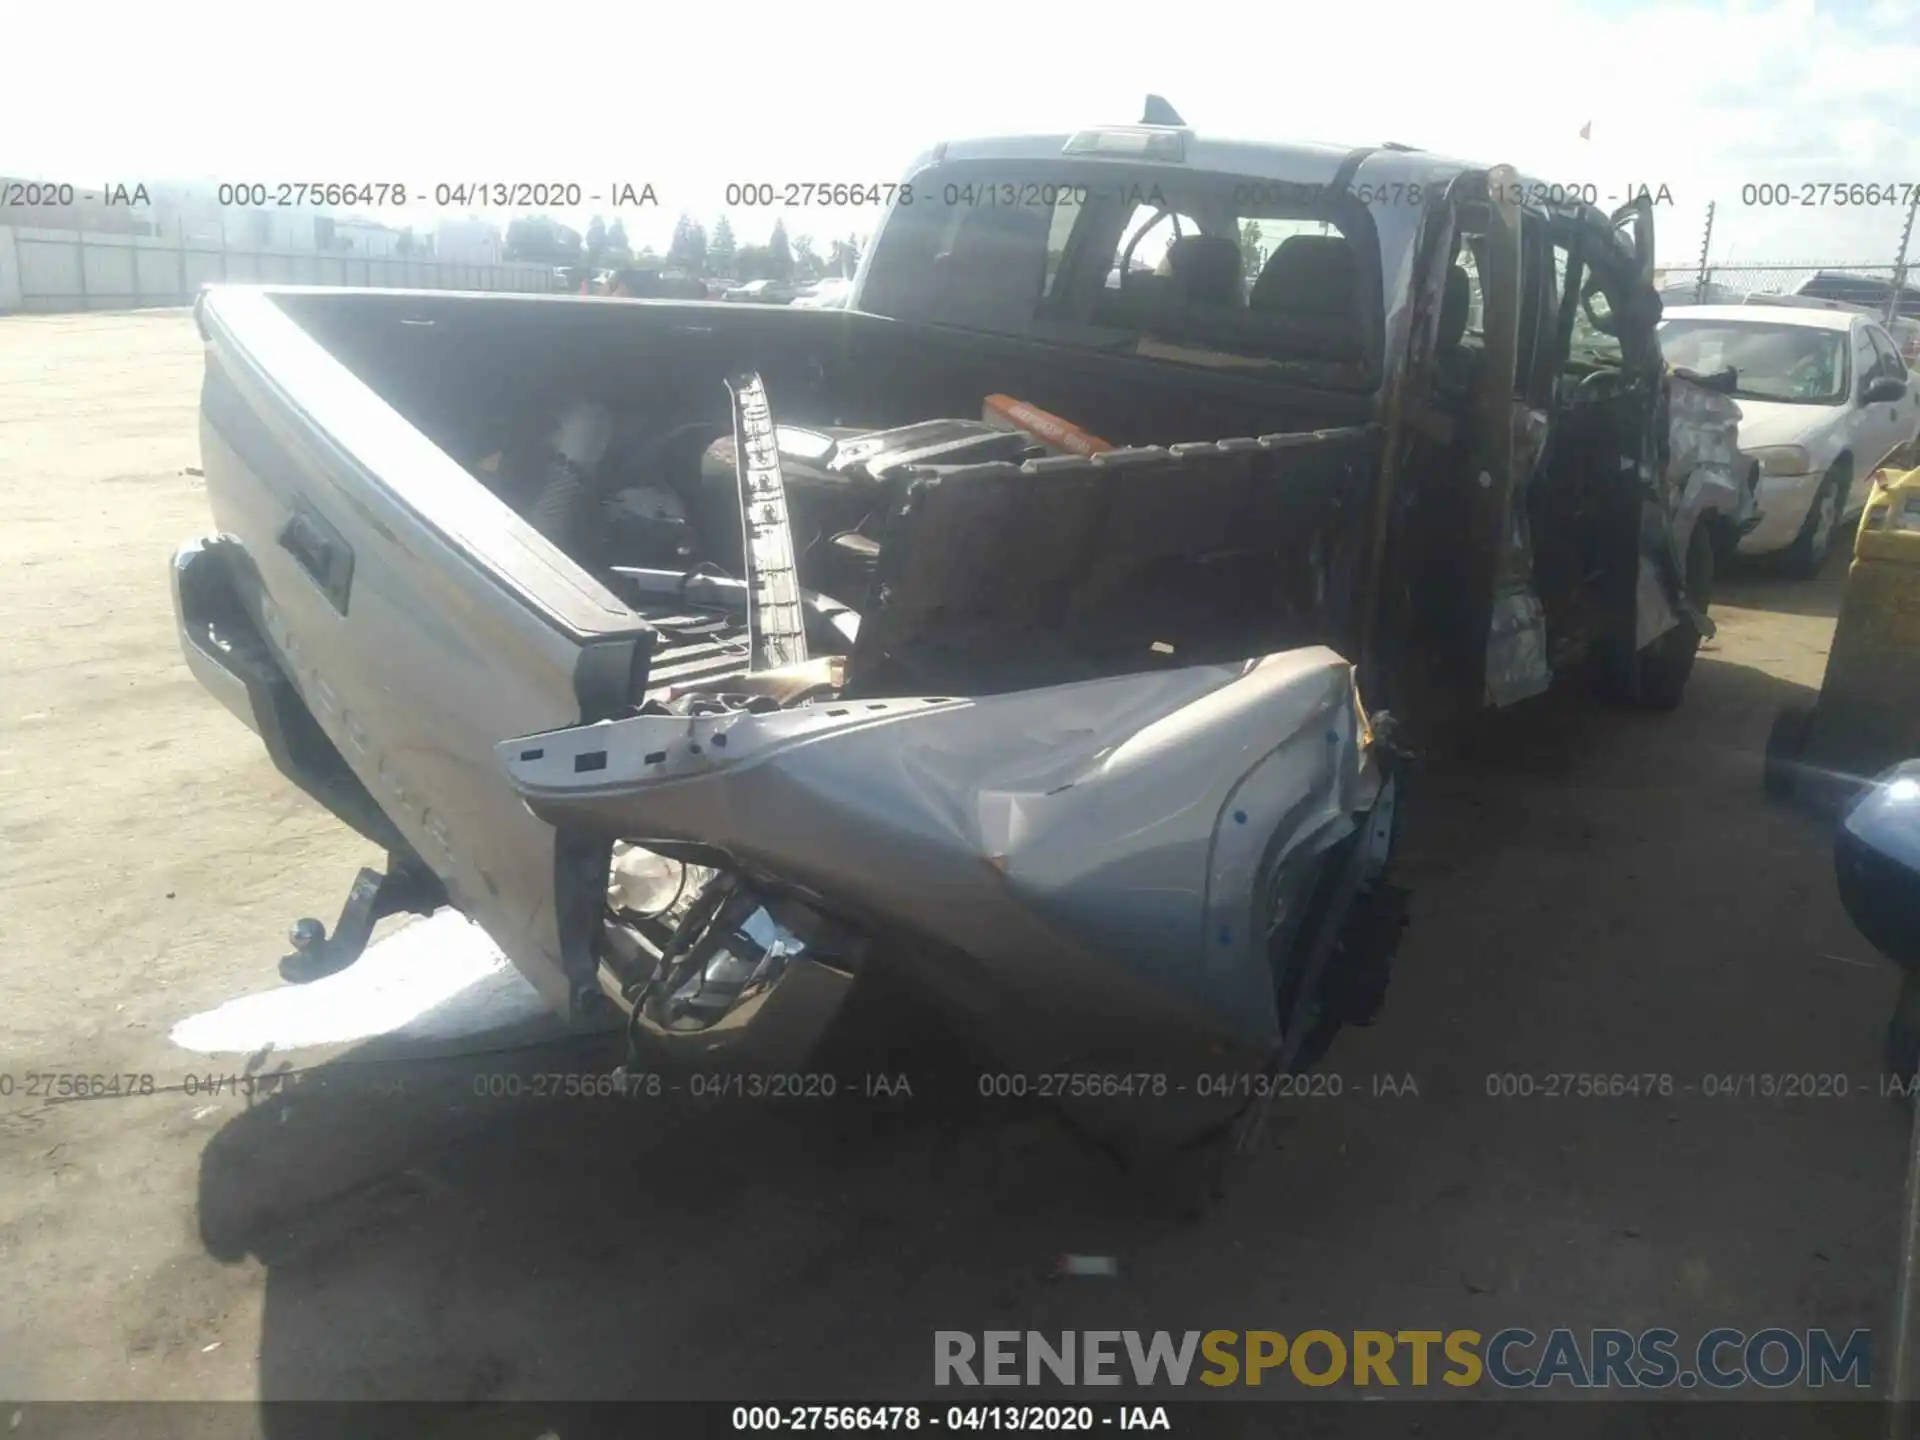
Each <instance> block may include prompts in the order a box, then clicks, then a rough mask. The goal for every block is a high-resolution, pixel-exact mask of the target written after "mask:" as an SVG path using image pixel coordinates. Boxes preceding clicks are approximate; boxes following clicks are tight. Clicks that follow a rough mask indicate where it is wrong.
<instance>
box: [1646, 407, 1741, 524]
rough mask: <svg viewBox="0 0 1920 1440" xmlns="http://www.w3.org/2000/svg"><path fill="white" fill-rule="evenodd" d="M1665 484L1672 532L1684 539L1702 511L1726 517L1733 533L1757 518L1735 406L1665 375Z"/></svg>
mask: <svg viewBox="0 0 1920 1440" xmlns="http://www.w3.org/2000/svg"><path fill="white" fill-rule="evenodd" d="M1667 405H1668V412H1669V421H1668V435H1669V443H1668V457H1667V484H1668V485H1669V487H1672V488H1674V489H1676V490H1677V491H1678V496H1677V511H1676V519H1677V521H1678V525H1677V528H1678V529H1679V530H1680V532H1681V533H1682V534H1683V535H1684V534H1685V533H1687V532H1688V531H1690V530H1692V528H1693V522H1694V521H1695V520H1696V519H1697V518H1698V517H1699V516H1700V515H1701V514H1702V513H1704V512H1706V511H1709V510H1713V511H1718V512H1719V513H1720V514H1723V515H1725V516H1726V517H1727V518H1728V520H1729V522H1730V523H1731V524H1732V526H1733V527H1734V529H1735V531H1736V532H1739V531H1744V530H1747V529H1751V528H1752V525H1753V522H1754V520H1756V519H1757V518H1758V506H1757V505H1756V503H1755V500H1754V495H1753V491H1752V490H1751V489H1750V488H1749V487H1748V486H1747V485H1746V483H1745V476H1746V470H1747V464H1748V462H1747V460H1746V457H1745V456H1743V455H1742V454H1741V453H1740V445H1739V438H1740V419H1741V413H1740V406H1739V404H1738V402H1736V401H1735V400H1733V399H1731V398H1730V397H1728V396H1726V395H1722V394H1721V393H1720V392H1719V391H1717V390H1711V389H1709V388H1707V387H1706V386H1705V385H1701V384H1699V383H1697V382H1696V381H1693V380H1690V379H1688V378H1687V377H1686V376H1685V375H1682V374H1679V373H1676V372H1669V375H1668V381H1667Z"/></svg>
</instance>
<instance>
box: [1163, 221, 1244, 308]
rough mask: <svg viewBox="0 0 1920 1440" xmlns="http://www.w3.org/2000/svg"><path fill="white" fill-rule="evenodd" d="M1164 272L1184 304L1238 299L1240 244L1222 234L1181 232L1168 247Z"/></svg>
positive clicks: (1207, 303)
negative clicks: (1168, 276)
mask: <svg viewBox="0 0 1920 1440" xmlns="http://www.w3.org/2000/svg"><path fill="white" fill-rule="evenodd" d="M1167 273H1168V274H1169V275H1170V276H1172V278H1173V294H1174V297H1175V298H1176V299H1177V300H1178V301H1179V302H1181V303H1183V304H1188V305H1238V304H1239V303H1240V274H1241V272H1240V247H1239V245H1237V244H1236V243H1235V242H1233V241H1232V240H1229V239H1227V238H1226V237H1225V236H1223V235H1182V236H1181V237H1180V238H1179V239H1178V240H1175V241H1174V242H1173V243H1172V244H1171V245H1169V246H1168V247H1167Z"/></svg>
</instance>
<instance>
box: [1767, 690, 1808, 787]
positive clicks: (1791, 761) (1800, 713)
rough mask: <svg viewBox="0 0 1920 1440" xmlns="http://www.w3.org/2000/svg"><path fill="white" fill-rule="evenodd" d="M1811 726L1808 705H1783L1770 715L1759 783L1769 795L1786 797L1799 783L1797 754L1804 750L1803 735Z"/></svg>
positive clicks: (1798, 759)
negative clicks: (1765, 750) (1765, 753)
mask: <svg viewBox="0 0 1920 1440" xmlns="http://www.w3.org/2000/svg"><path fill="white" fill-rule="evenodd" d="M1812 729H1813V707H1812V706H1811V705H1783V706H1781V707H1780V713H1779V714H1778V715H1776V716H1774V717H1773V728H1772V729H1771V730H1769V731H1768V732H1767V755H1766V761H1765V766H1764V769H1763V770H1762V773H1761V784H1762V786H1763V788H1764V789H1765V790H1766V793H1767V794H1768V795H1769V796H1770V797H1771V798H1773V799H1775V800H1785V799H1788V798H1789V797H1791V796H1792V794H1793V792H1794V790H1795V788H1796V787H1797V786H1798V785H1799V782H1800V757H1801V755H1803V754H1804V753H1805V752H1806V748H1807V735H1808V733H1809V732H1810V731H1811V730H1812Z"/></svg>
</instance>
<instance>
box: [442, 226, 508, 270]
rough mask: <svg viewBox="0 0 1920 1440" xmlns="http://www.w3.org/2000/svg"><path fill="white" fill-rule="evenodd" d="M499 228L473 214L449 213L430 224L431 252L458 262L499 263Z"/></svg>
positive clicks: (500, 248) (468, 263)
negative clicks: (453, 214) (431, 225)
mask: <svg viewBox="0 0 1920 1440" xmlns="http://www.w3.org/2000/svg"><path fill="white" fill-rule="evenodd" d="M501 251H502V240H501V236H500V227H499V226H497V225H495V224H493V223H492V222H491V221H489V220H482V219H480V218H479V217H478V216H474V215H462V216H449V217H447V218H446V219H444V220H441V221H439V222H438V223H436V224H435V225H434V227H433V253H434V255H435V257H436V258H438V259H441V260H449V261H453V262H455V263H457V264H461V265H498V264H499V263H500V261H501V258H502V256H501Z"/></svg>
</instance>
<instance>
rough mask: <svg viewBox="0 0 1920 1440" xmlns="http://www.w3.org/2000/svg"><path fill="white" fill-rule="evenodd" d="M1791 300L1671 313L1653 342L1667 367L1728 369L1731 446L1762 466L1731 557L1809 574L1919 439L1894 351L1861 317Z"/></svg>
mask: <svg viewBox="0 0 1920 1440" xmlns="http://www.w3.org/2000/svg"><path fill="white" fill-rule="evenodd" d="M1791 299H1792V297H1779V299H1778V300H1774V299H1771V298H1770V299H1769V300H1768V301H1766V302H1762V303H1758V304H1755V303H1749V304H1742V305H1691V306H1689V305H1682V306H1675V307H1673V308H1672V309H1669V310H1668V311H1667V312H1666V315H1665V318H1664V319H1663V320H1662V321H1661V324H1660V345H1661V349H1662V351H1663V352H1664V353H1665V355H1666V358H1667V361H1668V363H1669V364H1671V365H1673V366H1674V367H1675V368H1676V369H1682V370H1690V371H1692V372H1694V373H1695V374H1698V375H1703V376H1712V375H1716V374H1719V373H1721V372H1724V371H1726V370H1728V369H1731V370H1733V371H1734V380H1733V383H1732V385H1731V387H1730V389H1729V393H1730V394H1731V395H1732V396H1733V398H1734V399H1735V400H1737V401H1738V402H1739V404H1740V410H1741V421H1740V449H1741V450H1742V451H1743V452H1745V453H1746V454H1747V455H1749V456H1751V457H1752V458H1753V459H1754V461H1755V462H1756V463H1758V465H1759V467H1760V488H1759V496H1758V499H1759V505H1760V512H1761V514H1760V521H1759V524H1757V525H1756V526H1754V527H1753V529H1751V530H1749V531H1748V532H1747V533H1746V534H1745V535H1744V536H1743V537H1741V540H1740V544H1739V550H1740V553H1741V554H1743V555H1766V554H1783V555H1784V557H1785V559H1786V561H1787V564H1788V567H1789V568H1790V569H1791V570H1792V571H1793V572H1794V573H1795V574H1798V575H1801V576H1811V575H1813V574H1815V573H1816V572H1817V571H1818V570H1819V569H1820V566H1821V565H1822V563H1823V562H1824V561H1825V560H1826V558H1827V554H1828V552H1829V551H1830V550H1831V549H1832V547H1833V540H1834V536H1835V535H1836V534H1838V533H1841V532H1842V530H1843V527H1844V526H1845V525H1846V523H1847V522H1848V521H1849V520H1850V519H1852V518H1853V517H1854V516H1856V515H1858V514H1859V512H1860V508H1861V506H1863V505H1864V504H1865V503H1866V493H1867V489H1868V487H1867V486H1866V485H1865V484H1864V483H1862V482H1864V481H1865V479H1866V477H1867V476H1869V475H1871V474H1872V473H1873V472H1874V471H1875V470H1877V469H1879V468H1880V466H1881V464H1882V462H1884V461H1885V460H1886V459H1887V457H1888V456H1889V455H1891V454H1893V453H1894V452H1895V451H1896V450H1898V449H1900V448H1901V447H1902V446H1906V445H1909V444H1911V443H1912V442H1913V440H1914V437H1915V435H1916V433H1920V401H1916V399H1915V396H1914V389H1913V384H1912V381H1911V378H1910V377H1909V375H1908V372H1907V366H1906V362H1905V360H1904V359H1903V358H1902V357H1901V354H1900V349H1899V347H1898V346H1897V345H1896V344H1895V343H1894V341H1893V338H1892V336H1890V335H1889V334H1888V333H1887V331H1886V329H1885V328H1884V327H1883V326H1881V325H1880V324H1878V323H1877V322H1876V321H1875V320H1874V319H1873V318H1872V317H1871V316H1870V315H1868V314H1866V313H1865V312H1863V311H1861V310H1858V309H1856V308H1853V307H1851V306H1840V307H1837V308H1826V307H1816V306H1808V305H1794V304H1791V303H1789V302H1790V301H1791Z"/></svg>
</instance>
